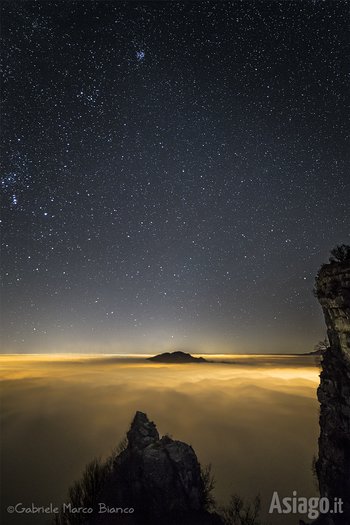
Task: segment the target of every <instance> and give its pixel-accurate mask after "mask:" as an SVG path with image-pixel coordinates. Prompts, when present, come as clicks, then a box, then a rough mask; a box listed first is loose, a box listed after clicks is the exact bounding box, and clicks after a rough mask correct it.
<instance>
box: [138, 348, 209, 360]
mask: <svg viewBox="0 0 350 525" xmlns="http://www.w3.org/2000/svg"><path fill="white" fill-rule="evenodd" d="M147 359H148V360H149V361H154V362H156V363H208V362H209V361H207V360H206V359H204V357H193V356H192V355H191V354H189V353H187V352H181V351H180V350H178V351H176V352H165V353H164V354H158V355H155V356H153V357H148V358H147Z"/></svg>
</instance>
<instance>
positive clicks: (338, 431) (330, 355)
mask: <svg viewBox="0 0 350 525" xmlns="http://www.w3.org/2000/svg"><path fill="white" fill-rule="evenodd" d="M316 294H317V297H318V299H319V302H320V304H321V306H322V309H323V313H324V317H325V321H326V325H327V333H328V339H329V342H330V348H329V349H328V350H327V351H326V352H325V354H324V357H323V362H322V372H321V381H320V386H319V389H318V399H319V402H320V405H321V409H320V437H319V457H318V461H317V464H316V471H317V477H318V481H319V488H320V495H321V497H328V498H330V499H331V500H334V498H341V499H342V500H343V502H344V513H343V514H333V515H331V514H330V515H328V516H327V517H323V518H320V519H319V520H318V521H317V523H320V524H322V525H323V524H327V525H350V261H343V262H338V263H337V262H332V263H330V264H327V265H324V266H323V267H322V268H321V270H320V272H319V274H318V276H317V279H316Z"/></svg>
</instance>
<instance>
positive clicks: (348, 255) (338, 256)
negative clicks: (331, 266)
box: [329, 244, 350, 263]
mask: <svg viewBox="0 0 350 525" xmlns="http://www.w3.org/2000/svg"><path fill="white" fill-rule="evenodd" d="M347 261H349V262H350V246H349V245H347V244H340V245H338V246H336V247H335V248H333V250H331V257H330V258H329V262H331V263H334V262H347Z"/></svg>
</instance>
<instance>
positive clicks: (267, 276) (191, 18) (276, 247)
mask: <svg viewBox="0 0 350 525" xmlns="http://www.w3.org/2000/svg"><path fill="white" fill-rule="evenodd" d="M349 22H350V16H349V3H348V2H345V1H340V0H339V1H320V0H314V1H309V0H298V1H293V2H290V1H255V0H250V1H248V0H246V1H236V0H234V1H224V0H223V1H184V2H176V1H159V2H153V1H151V2H147V1H143V2H136V1H129V2H119V1H84V0H82V1H65V0H64V1H57V2H56V1H50V0H47V1H17V0H11V1H3V2H2V60H3V63H2V68H3V69H2V75H3V82H2V139H3V140H2V142H3V154H2V171H1V190H2V219H1V226H2V237H1V242H2V261H1V263H2V337H1V340H2V351H3V352H36V351H37V352H56V351H59V352H60V351H96V352H106V351H118V352H123V351H136V352H147V351H149V350H150V349H152V350H153V349H155V348H156V347H157V349H158V348H159V349H161V348H164V349H165V348H170V347H179V346H180V347H183V346H186V347H189V348H191V349H197V350H202V351H207V350H208V351H209V350H210V351H219V350H223V351H238V352H240V351H257V352H258V351H271V352H275V351H276V352H278V351H280V352H288V351H291V350H293V349H294V350H295V351H303V350H304V351H308V350H312V347H313V344H314V343H316V342H317V341H318V340H319V339H321V338H322V337H324V328H323V322H322V319H321V312H320V308H319V305H318V304H317V301H316V300H315V298H314V297H313V295H312V288H313V280H314V276H315V273H316V271H317V269H318V267H319V266H320V264H321V263H323V262H325V261H326V260H327V258H328V253H329V250H330V249H331V248H333V247H334V245H336V244H339V243H349V231H350V228H349V226H350V220H349V195H350V144H349V128H350V125H349V122H350V120H349V116H350V115H349V99H350V97H349V93H350V91H349V80H350V68H349V60H348V58H349V47H350V46H349V42H350V39H349Z"/></svg>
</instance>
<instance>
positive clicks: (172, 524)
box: [88, 412, 222, 525]
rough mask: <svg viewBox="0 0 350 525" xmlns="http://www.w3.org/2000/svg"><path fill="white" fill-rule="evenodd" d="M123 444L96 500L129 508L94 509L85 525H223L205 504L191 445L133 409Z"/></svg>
mask: <svg viewBox="0 0 350 525" xmlns="http://www.w3.org/2000/svg"><path fill="white" fill-rule="evenodd" d="M127 437H128V445H127V447H126V449H125V450H124V451H123V452H121V453H120V454H119V456H117V458H116V459H115V461H114V465H113V468H112V472H111V474H110V477H109V479H108V480H107V482H106V483H105V486H104V487H103V489H102V491H101V493H100V495H99V498H98V500H99V501H100V502H104V504H105V505H106V506H107V507H108V508H115V507H121V508H130V507H132V508H133V509H135V510H134V513H133V514H132V515H130V514H124V515H121V514H118V515H112V514H108V515H107V514H95V515H94V517H92V518H91V519H90V520H89V522H88V523H89V525H90V524H91V525H105V524H114V523H115V524H124V523H128V524H129V525H134V524H135V525H136V524H137V525H148V524H152V525H197V524H198V525H222V521H221V519H220V518H219V516H217V515H216V514H212V513H209V512H208V511H207V510H206V508H205V506H206V505H205V503H206V499H205V487H204V483H203V480H202V477H201V469H200V465H199V462H198V460H197V457H196V454H195V452H194V450H193V448H192V447H191V446H190V445H187V444H186V443H183V442H181V441H176V440H173V439H171V438H170V437H168V436H163V437H162V438H160V437H159V434H158V430H157V428H156V426H155V424H154V423H152V422H151V421H149V419H148V418H147V416H146V414H144V413H142V412H137V413H136V415H135V417H134V420H133V422H132V424H131V428H130V430H129V432H128V434H127Z"/></svg>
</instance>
